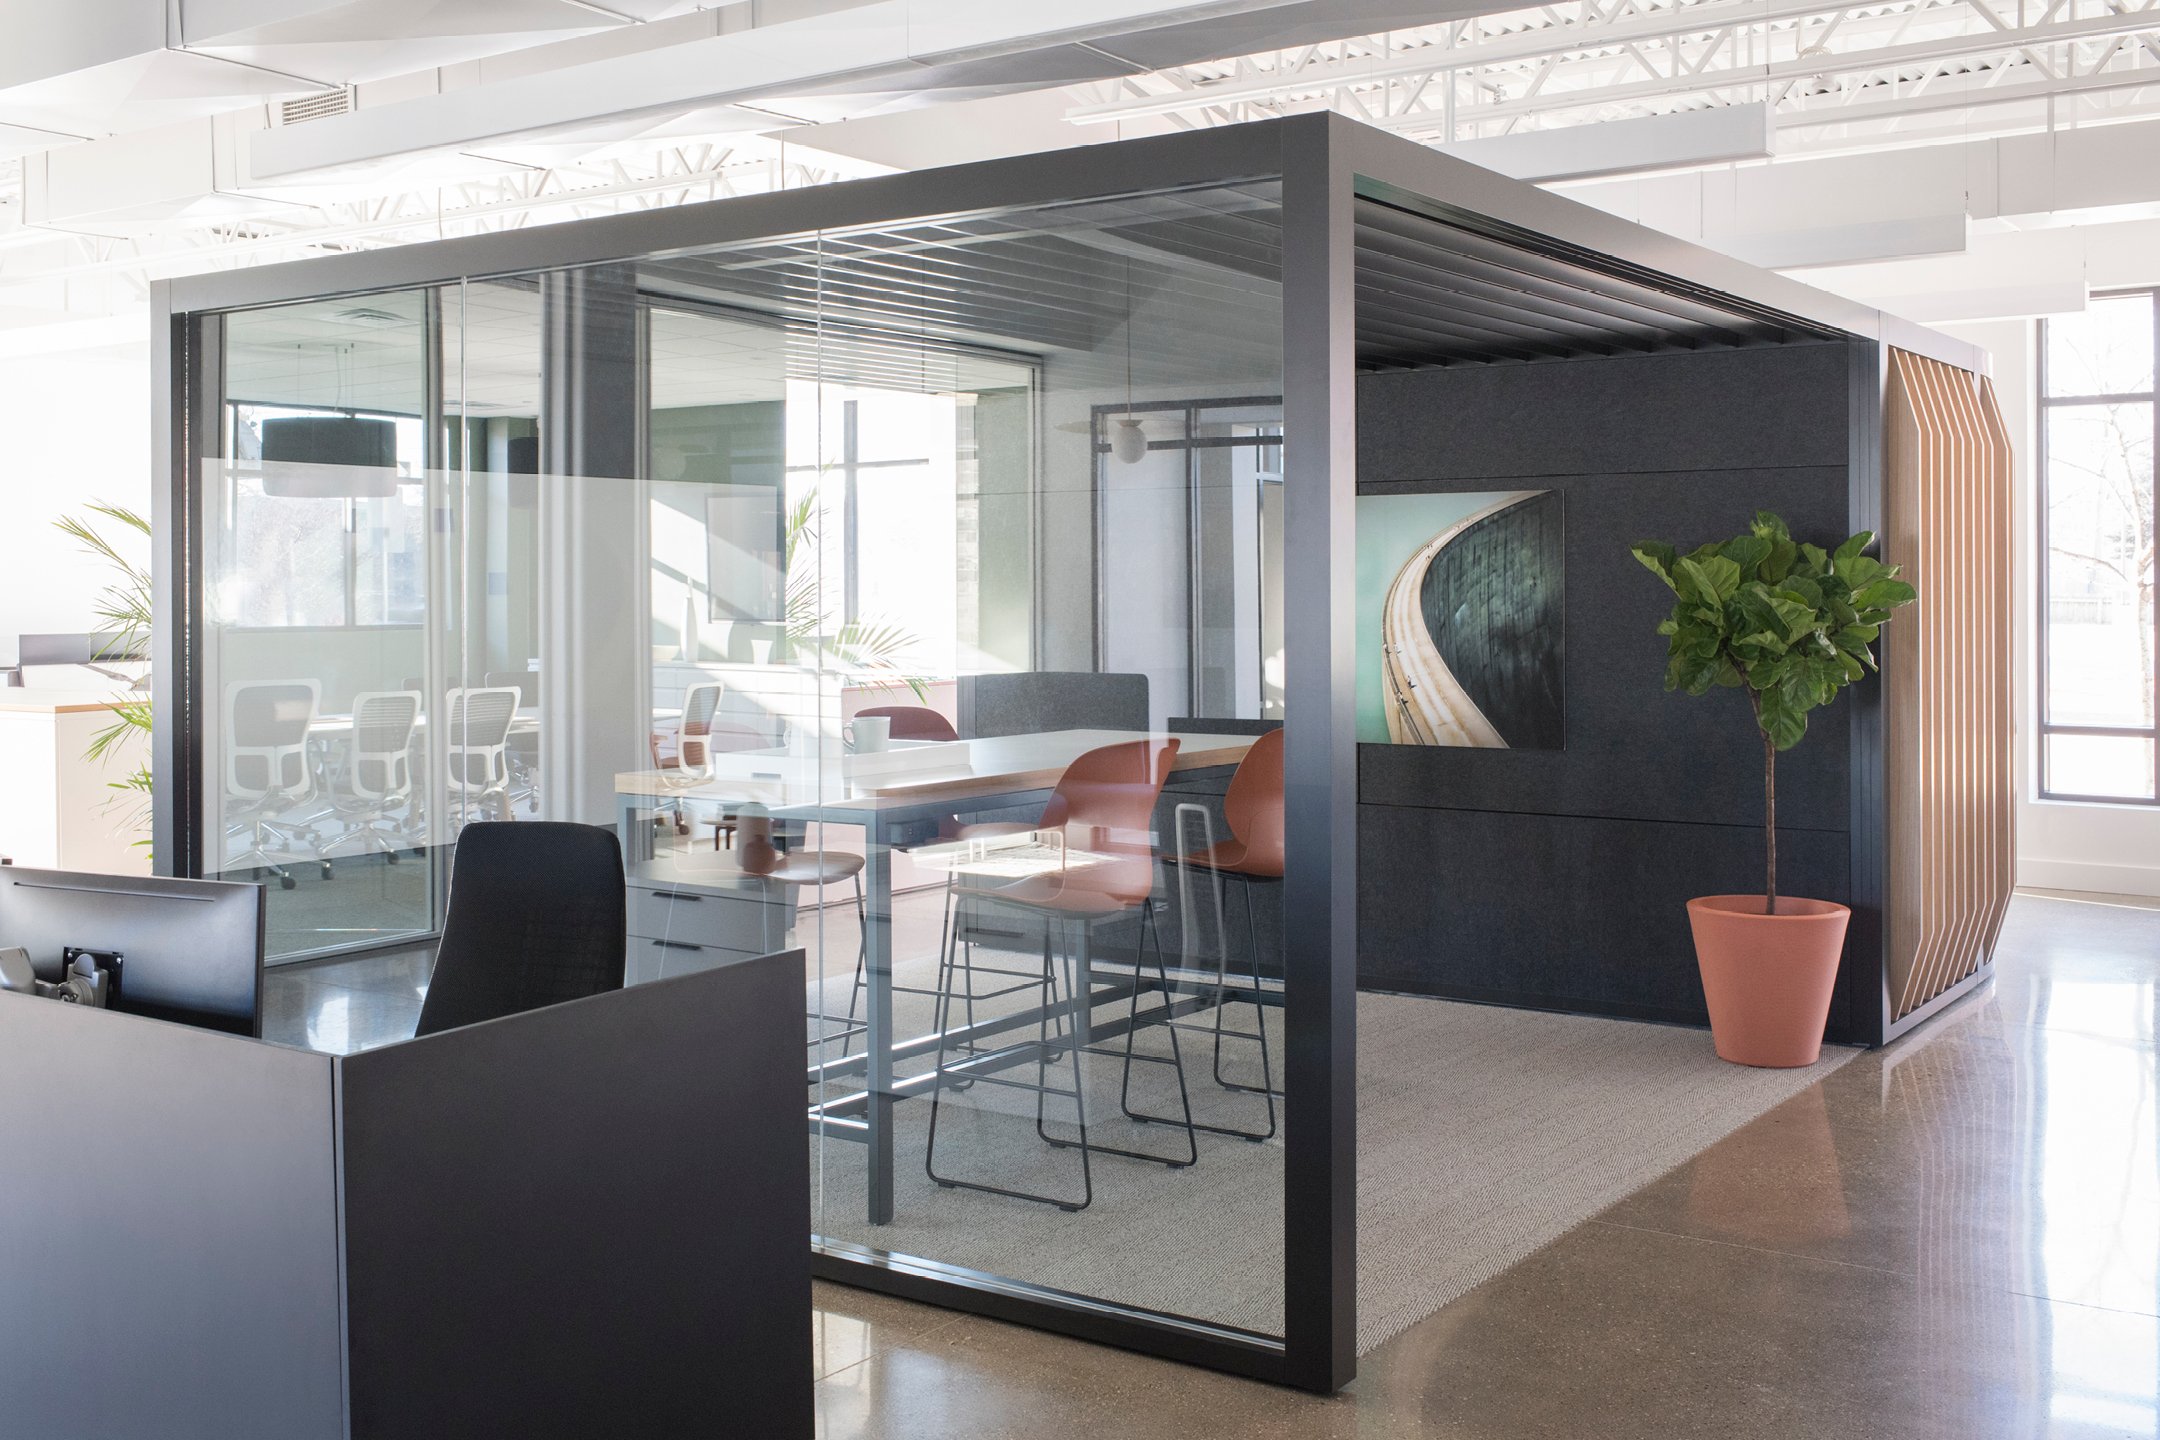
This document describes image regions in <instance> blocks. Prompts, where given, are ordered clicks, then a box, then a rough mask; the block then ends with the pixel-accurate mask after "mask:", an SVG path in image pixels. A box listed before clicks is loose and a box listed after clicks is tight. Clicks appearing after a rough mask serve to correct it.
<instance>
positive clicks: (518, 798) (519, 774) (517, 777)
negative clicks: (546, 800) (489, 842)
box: [486, 670, 540, 815]
mask: <svg viewBox="0 0 2160 1440" xmlns="http://www.w3.org/2000/svg"><path fill="white" fill-rule="evenodd" d="M486 678H487V683H488V686H489V688H491V689H492V688H496V687H501V688H504V689H510V690H515V691H517V692H518V707H519V708H520V709H526V710H529V709H531V708H532V707H534V706H536V705H538V704H539V703H540V677H539V675H538V674H536V673H535V672H533V671H531V670H490V671H488V672H487V677H486ZM508 743H509V747H510V749H509V755H510V803H511V804H513V805H516V804H519V803H521V802H522V803H523V804H524V806H525V810H526V813H527V814H530V815H537V814H539V813H540V736H539V734H538V733H537V732H535V731H530V730H528V731H524V732H522V733H521V732H520V731H518V730H517V729H516V728H515V727H512V729H511V731H510V739H509V742H508Z"/></svg>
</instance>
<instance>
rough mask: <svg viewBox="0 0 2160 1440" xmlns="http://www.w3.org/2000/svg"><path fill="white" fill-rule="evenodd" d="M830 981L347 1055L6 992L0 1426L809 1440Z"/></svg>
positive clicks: (0, 1065)
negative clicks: (821, 992) (815, 1127)
mask: <svg viewBox="0 0 2160 1440" xmlns="http://www.w3.org/2000/svg"><path fill="white" fill-rule="evenodd" d="M802 965H803V962H802V954H801V952H800V951H789V952H785V953H783V954H778V955H770V956H765V957H761V958H759V959H756V960H750V961H745V962H743V963H741V964H738V965H732V966H726V967H722V968H718V969H713V970H708V971H703V972H700V973H696V974H691V975H685V976H682V977H680V978H677V979H672V980H665V981H660V982H657V983H655V984H651V985H642V986H636V987H633V988H630V989H626V990H621V991H615V992H611V993H609V994H606V995H600V996H595V997H593V998H591V999H587V1000H579V1001H574V1002H571V1003H569V1004H565V1005H557V1006H553V1007H550V1008H548V1009H544V1010H537V1011H531V1012H528V1013H526V1014H523V1015H515V1016H511V1017H508V1018H506V1019H502V1020H496V1021H490V1022H488V1023H486V1024H482V1025H474V1026H468V1027H465V1028H463V1029H459V1030H451V1031H446V1032H443V1033H442V1034H439V1035H433V1036H428V1037H426V1038H424V1039H419V1040H413V1041H409V1042H406V1043H404V1044H400V1045H392V1046H387V1047H384V1048H383V1049H380V1050H373V1051H368V1052H366V1053H363V1054H360V1055H355V1056H350V1057H342V1058H341V1057H332V1056H327V1055H318V1054H313V1053H310V1052H306V1051H299V1050H291V1049H285V1048H282V1047H279V1046H275V1045H269V1044H265V1043H263V1042H260V1041H255V1040H249V1039H246V1038H243V1037H239V1036H232V1035H220V1034H216V1033H212V1032H210V1031H204V1030H196V1029H191V1028H189V1027H185V1026H179V1025H171V1024H166V1023H163V1022H159V1021H153V1020H146V1019H141V1018H137V1017H134V1016H128V1015H118V1014H111V1013H107V1012H102V1011H91V1010H83V1009H79V1008H76V1007H71V1006H64V1005H60V1004H57V1003H54V1002H52V1001H45V1000H33V999H28V998H25V997H19V996H0V1097H5V1099H4V1101H0V1296H4V1297H5V1300H4V1302H0V1432H4V1433H6V1434H9V1435H14V1434H22V1435H35V1436H37V1437H39V1440H77V1437H82V1440H90V1437H95V1440H135V1437H142V1440H150V1437H156V1440H194V1437H198V1436H199V1437H203V1440H213V1437H214V1440H249V1437H262V1440H312V1437H318V1436H319V1437H323V1440H344V1437H348V1436H349V1437H352V1440H390V1437H399V1440H402V1437H409V1436H415V1435H431V1434H446V1435H480V1434H502V1435H517V1436H519V1437H521V1440H531V1437H549V1436H563V1437H572V1436H575V1437H579V1440H584V1437H589V1436H592V1435H596V1434H654V1435H669V1434H692V1433H696V1434H743V1435H758V1436H761V1437H763V1436H774V1437H789V1436H796V1437H808V1436H809V1435H810V1434H811V1430H812V1412H811V1358H810V1274H809V1251H808V1247H807V1245H806V1243H805V1238H804V1237H805V1236H806V1235H807V1234H808V1233H809V1229H810V1197H809V1156H808V1136H807V1127H806V1126H805V1123H804V1119H803V1095H802V1090H801V1077H802V1063H803V1039H804V1022H803V998H802V997H803V989H802V985H803V981H802V975H803V968H802Z"/></svg>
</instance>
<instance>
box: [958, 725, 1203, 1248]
mask: <svg viewBox="0 0 2160 1440" xmlns="http://www.w3.org/2000/svg"><path fill="white" fill-rule="evenodd" d="M1177 750H1178V742H1177V741H1176V740H1174V739H1171V740H1160V741H1158V740H1131V741H1126V742H1124V743H1122V744H1118V745H1106V746H1103V747H1102V748H1100V749H1096V750H1090V751H1088V752H1087V753H1086V754H1084V755H1081V756H1079V757H1078V758H1077V759H1075V760H1074V761H1073V762H1072V764H1070V765H1069V766H1067V767H1066V769H1065V773H1064V774H1063V775H1062V776H1061V777H1059V780H1058V784H1057V790H1056V792H1055V793H1054V794H1053V795H1052V796H1051V799H1050V802H1049V804H1048V805H1047V806H1046V807H1045V809H1044V813H1043V817H1042V822H1041V824H1040V825H1039V826H1038V827H1036V828H1038V829H1042V830H1059V831H1061V832H1062V834H1063V837H1064V844H1065V851H1064V863H1063V865H1062V866H1061V868H1060V869H1058V870H1057V871H1055V872H1052V873H1048V874H1043V875H1035V876H1029V877H1027V878H1025V879H1022V880H1018V881H1014V882H1011V883H1009V884H1004V885H997V886H982V885H969V886H966V887H964V888H962V889H961V890H960V891H959V895H958V901H959V906H960V907H961V908H962V909H967V908H981V907H994V908H997V909H1003V910H1009V911H1012V912H1015V913H1019V914H1023V915H1026V916H1030V917H1033V918H1034V919H1036V920H1038V921H1040V922H1041V924H1042V926H1043V954H1042V972H1041V976H1040V978H1039V979H1038V980H1036V981H1034V982H1033V986H1032V988H1035V989H1037V990H1038V992H1039V996H1040V1004H1039V1006H1038V1011H1037V1013H1038V1019H1037V1024H1036V1036H1035V1038H1034V1039H1033V1040H1022V1041H1019V1042H1016V1043H1014V1044H1010V1045H1005V1046H1002V1047H1000V1048H998V1049H996V1050H991V1051H982V1050H977V1049H974V1048H973V1047H972V1046H971V1047H970V1048H969V1050H968V1051H967V1052H966V1057H965V1058H964V1059H962V1060H961V1061H959V1062H958V1064H957V1065H952V1064H948V1063H947V1059H946V1056H947V1051H948V1048H949V1047H948V1046H947V1044H946V1039H945V1036H946V1028H947V1019H948V1017H949V1016H950V1014H951V1004H952V1001H953V999H954V998H956V997H954V996H953V995H952V994H951V993H950V977H951V976H953V975H954V974H956V973H957V972H958V967H956V966H955V965H954V964H953V962H952V960H951V957H950V955H949V953H948V954H945V955H941V957H940V959H941V965H940V974H941V976H943V977H946V979H945V980H942V981H941V988H943V989H945V991H946V993H945V994H944V996H943V997H942V1003H941V1005H940V1013H939V1015H938V1018H937V1022H936V1028H937V1032H938V1048H937V1057H936V1066H935V1068H934V1069H933V1070H932V1072H931V1087H930V1135H929V1142H928V1144H927V1145H926V1147H925V1149H924V1153H923V1169H924V1171H925V1173H927V1174H928V1175H929V1177H930V1178H931V1179H932V1180H934V1181H936V1182H937V1183H938V1184H939V1185H940V1186H943V1187H945V1188H946V1189H962V1190H978V1191H982V1192H984V1193H987V1194H991V1195H1005V1196H1010V1197H1012V1198H1013V1199H1017V1200H1033V1201H1037V1202H1039V1203H1042V1204H1046V1205H1055V1206H1056V1207H1057V1208H1059V1209H1060V1210H1066V1211H1078V1210H1084V1209H1086V1208H1087V1207H1088V1206H1089V1205H1090V1204H1092V1203H1093V1202H1094V1198H1095V1182H1094V1171H1093V1167H1092V1164H1091V1160H1092V1157H1093V1156H1095V1155H1120V1156H1124V1157H1126V1158H1128V1159H1133V1160H1145V1161H1149V1162H1151V1163H1154V1164H1157V1165H1167V1166H1169V1167H1171V1168H1172V1169H1182V1168H1184V1167H1185V1166H1189V1165H1191V1164H1193V1163H1194V1162H1195V1161H1197V1160H1198V1159H1199V1158H1200V1151H1199V1142H1198V1139H1197V1137H1196V1136H1195V1134H1194V1127H1193V1124H1192V1102H1191V1098H1190V1096H1189V1095H1188V1094H1187V1091H1186V1087H1185V1067H1184V1063H1183V1058H1182V1055H1181V1052H1180V1050H1179V1046H1178V1039H1177V1031H1176V1030H1175V1029H1171V1030H1169V1031H1168V1034H1169V1036H1170V1054H1169V1055H1167V1056H1157V1055H1139V1054H1136V1053H1135V1052H1134V1051H1133V1049H1132V1032H1133V1030H1134V1029H1136V1028H1137V1027H1138V1024H1139V1006H1140V990H1141V984H1140V972H1141V969H1142V966H1143V965H1144V964H1145V960H1146V955H1147V952H1148V950H1149V949H1151V948H1152V949H1153V951H1154V954H1155V975H1156V983H1157V985H1158V987H1159V988H1160V992H1161V994H1162V995H1163V997H1164V1005H1165V1012H1166V1014H1165V1018H1167V1011H1168V1006H1169V1004H1170V999H1169V997H1170V994H1171V991H1170V980H1169V975H1168V973H1167V972H1166V970H1165V969H1164V966H1163V958H1162V946H1161V943H1160V940H1159V938H1158V937H1157V936H1156V933H1155V915H1154V904H1153V899H1154V892H1155V846H1154V842H1153V839H1152V833H1151V832H1152V826H1153V823H1154V814H1155V805H1156V802H1157V800H1158V799H1160V797H1161V795H1162V787H1163V781H1164V780H1165V779H1167V778H1168V776H1169V773H1170V762H1171V761H1172V759H1173V758H1174V757H1175V756H1176V755H1177ZM1076 858H1077V859H1078V861H1079V863H1078V864H1077V865H1075V863H1074V861H1075V859H1076ZM1135 910H1138V911H1139V913H1140V930H1141V937H1140V940H1141V943H1140V949H1139V952H1138V954H1137V955H1136V956H1135V959H1134V965H1133V983H1132V989H1131V998H1130V1005H1129V1009H1128V1013H1127V1017H1126V1044H1125V1047H1124V1049H1123V1051H1122V1057H1121V1052H1119V1051H1117V1050H1111V1049H1105V1048H1102V1047H1098V1046H1095V1045H1093V1044H1091V1043H1090V1041H1091V1037H1092V1032H1093V1028H1094V1009H1095V1001H1094V987H1093V939H1094V930H1095V927H1096V926H1097V925H1098V924H1101V923H1102V922H1104V921H1107V920H1118V919H1125V918H1129V917H1130V916H1131V915H1132V914H1133V912H1134V911H1135ZM956 918H957V917H956ZM956 930H957V927H953V928H952V929H949V930H948V939H947V942H946V943H947V946H948V947H949V946H950V945H951V944H952V943H953V942H952V940H951V938H950V936H951V935H952V934H953V933H956ZM1068 942H1069V943H1068ZM1061 972H1062V974H1061ZM1061 979H1062V982H1063V987H1064V996H1063V998H1062V999H1060V997H1059V984H1060V980H1061ZM969 984H970V987H971V988H972V984H973V980H972V975H971V978H970V980H969ZM1015 988H1030V987H1015ZM1053 1017H1055V1018H1056V1022H1057V1024H1056V1028H1055V1031H1054V1033H1053V1028H1052V1019H1053ZM1029 1050H1032V1051H1034V1055H1035V1079H1034V1080H1033V1081H1032V1082H1030V1081H1027V1080H1018V1079H1013V1078H1011V1077H1009V1076H1005V1075H1001V1074H997V1073H994V1072H995V1071H996V1070H998V1069H1000V1068H1003V1064H1004V1062H1009V1061H1014V1060H1017V1059H1018V1058H1019V1057H1021V1056H1023V1055H1025V1053H1026V1052H1028V1051H1029ZM1083 1054H1092V1055H1102V1056H1107V1057H1110V1058H1123V1060H1124V1061H1125V1067H1126V1073H1125V1093H1126V1094H1127V1095H1128V1096H1129V1094H1130V1087H1131V1071H1132V1066H1133V1064H1134V1063H1135V1062H1136V1061H1138V1062H1146V1063H1155V1064H1163V1065H1168V1066H1170V1067H1171V1068H1172V1070H1173V1071H1174V1072H1175V1074H1176V1075H1177V1083H1178V1098H1179V1100H1180V1102H1181V1103H1182V1104H1183V1106H1184V1110H1185V1119H1184V1121H1183V1122H1182V1123H1183V1125H1184V1128H1185V1146H1186V1148H1185V1154H1184V1155H1183V1156H1177V1155H1154V1154H1149V1153H1148V1152H1146V1151H1142V1150H1126V1149H1120V1148H1118V1147H1115V1146H1109V1145H1103V1144H1100V1143H1098V1142H1096V1141H1094V1140H1091V1139H1090V1138H1089V1137H1088V1125H1087V1098H1086V1084H1085V1077H1084V1075H1083V1072H1082V1065H1081V1056H1082V1055H1083ZM1065 1056H1070V1057H1071V1061H1072V1088H1071V1089H1069V1090H1068V1089H1065V1088H1062V1087H1061V1086H1057V1085H1053V1084H1051V1083H1050V1065H1051V1063H1052V1061H1053V1060H1056V1059H1059V1058H1063V1057H1065ZM962 1084H986V1085H999V1086H1006V1087H1010V1088H1013V1089H1018V1090H1030V1091H1033V1092H1034V1094H1035V1133H1036V1134H1037V1135H1038V1136H1039V1137H1041V1139H1042V1140H1043V1141H1044V1142H1045V1143H1047V1144H1049V1145H1051V1146H1054V1147H1056V1148H1058V1149H1077V1150H1079V1152H1080V1183H1081V1191H1080V1197H1079V1198H1078V1199H1077V1200H1072V1199H1061V1198H1059V1197H1058V1196H1055V1195H1046V1194H1039V1193H1036V1192H1034V1191H1029V1190H1021V1189H1017V1188H1014V1187H1011V1186H1004V1185H992V1184H988V1183H985V1182H981V1181H972V1180H960V1179H956V1178H954V1177H952V1176H950V1175H941V1174H939V1173H938V1169H937V1141H938V1119H939V1113H940V1109H941V1107H942V1103H943V1099H944V1093H945V1091H946V1089H948V1088H959V1087H960V1085H962ZM1052 1095H1061V1096H1064V1097H1066V1098H1068V1099H1070V1100H1071V1101H1072V1102H1073V1112H1074V1117H1075V1118H1074V1124H1075V1127H1076V1129H1077V1130H1078V1133H1079V1138H1078V1139H1077V1140H1065V1139H1060V1138H1058V1137H1057V1136H1054V1135H1052V1134H1051V1133H1050V1132H1049V1130H1048V1128H1047V1125H1046V1116H1045V1110H1046V1102H1047V1100H1048V1098H1049V1097H1050V1096H1052ZM1126 1112H1127V1113H1128V1114H1131V1113H1132V1112H1131V1109H1130V1106H1129V1104H1128V1105H1127V1106H1126ZM1134 1118H1136V1119H1138V1118H1141V1117H1138V1116H1135V1117H1134ZM1162 1123H1170V1124H1177V1123H1179V1122H1177V1121H1173V1120H1167V1119H1164V1120H1163V1122H1162Z"/></svg>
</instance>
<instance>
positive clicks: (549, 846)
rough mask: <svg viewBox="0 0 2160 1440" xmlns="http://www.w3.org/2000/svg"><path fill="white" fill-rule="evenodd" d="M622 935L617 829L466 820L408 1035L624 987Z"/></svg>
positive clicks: (561, 823) (624, 931) (625, 928)
mask: <svg viewBox="0 0 2160 1440" xmlns="http://www.w3.org/2000/svg"><path fill="white" fill-rule="evenodd" d="M627 934H628V923H627V918H626V916H625V913H624V900H623V859H622V846H621V845H620V844H618V843H617V842H616V839H615V835H614V832H613V831H610V830H604V829H601V828H600V827H598V826H596V825H573V824H569V823H567V822H564V821H557V820H528V821H523V822H521V823H518V824H505V823H502V822H500V821H492V822H491V821H477V822H475V823H473V824H471V825H468V826H466V827H465V830H464V833H463V834H461V835H459V836H458V843H457V859H456V861H455V862H454V863H453V865H452V866H451V870H450V910H449V914H448V915H447V916H446V917H445V918H444V920H443V933H442V943H441V944H440V945H439V946H438V947H437V948H436V952H435V972H434V974H433V976H432V977H431V978H430V979H429V981H428V992H427V998H426V999H425V1000H424V1001H422V1002H421V1005H420V1023H419V1024H418V1025H417V1026H416V1027H415V1028H414V1030H413V1033H414V1035H416V1036H418V1035H432V1034H434V1033H436V1032H437V1031H439V1030H450V1029H454V1028H456V1027H457V1026H460V1025H474V1024H478V1023H479V1022H480V1021H483V1020H494V1019H498V1018H500V1017H502V1016H504V1015H515V1014H518V1013H519V1012H521V1011H525V1010H537V1009H539V1008H540V1007H541V1006H543V1005H557V1004H560V1003H562V1002H563V1001H565V1000H581V999H583V998H584V997H586V996H588V995H599V994H603V993H605V992H606V991H609V990H620V989H621V988H622V983H623V955H624V949H625V946H626V945H627V944H628V943H629V942H628V939H627Z"/></svg>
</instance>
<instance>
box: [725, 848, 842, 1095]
mask: <svg viewBox="0 0 2160 1440" xmlns="http://www.w3.org/2000/svg"><path fill="white" fill-rule="evenodd" d="M730 823H731V824H732V825H733V827H734V829H735V832H736V835H735V839H736V850H735V853H736V857H737V863H738V864H740V865H741V866H742V870H743V873H744V874H745V875H756V876H758V877H760V878H761V879H765V880H772V881H777V882H778V883H780V884H782V885H792V886H794V887H796V888H797V889H798V890H823V889H824V888H825V887H826V886H827V885H837V884H839V883H840V882H841V881H842V880H851V881H853V882H854V884H855V928H856V940H855V989H856V991H857V992H859V991H860V990H861V988H862V983H863V965H864V962H865V961H866V960H867V959H868V957H869V954H870V933H869V915H868V913H867V911H866V909H865V907H864V905H863V887H862V872H863V857H862V856H860V855H851V854H849V853H847V852H846V851H843V850H812V851H791V850H782V849H781V848H780V847H779V846H778V845H777V844H775V843H774V839H773V822H772V816H770V815H768V814H767V813H765V807H764V806H762V805H745V806H743V807H742V808H741V809H740V810H738V811H737V812H736V813H735V814H734V816H733V817H732V819H731V822H730ZM807 1013H808V1018H810V1019H812V1020H815V1021H817V1022H818V1027H819V1029H818V1033H817V1034H815V1035H812V1036H811V1037H810V1045H811V1046H812V1047H813V1048H814V1047H816V1046H819V1045H824V1044H827V1043H829V1042H831V1041H832V1040H833V1039H835V1038H836V1037H835V1036H832V1035H828V1034H826V1033H824V1024H825V1022H826V1021H828V1020H830V1019H832V1018H833V1017H832V1016H830V1015H828V1014H826V1013H825V998H824V987H823V986H822V985H821V986H820V987H819V989H818V1008H817V1009H815V1010H812V1011H809V1012H807ZM866 1028H867V1027H865V1026H861V1025H857V1024H856V1023H855V1001H854V998H853V996H852V995H851V996H850V997H849V1000H848V1018H847V1024H846V1027H845V1028H844V1029H843V1030H842V1031H841V1032H840V1035H839V1037H837V1038H840V1039H841V1040H842V1043H843V1046H845V1045H851V1044H853V1042H854V1037H855V1036H857V1035H859V1034H861V1033H862V1032H863V1030H864V1029H866ZM842 1053H843V1054H844V1053H846V1052H845V1050H844V1049H843V1051H842Z"/></svg>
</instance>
